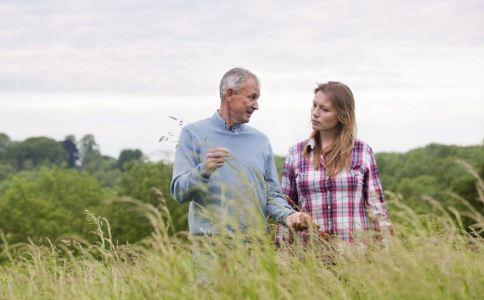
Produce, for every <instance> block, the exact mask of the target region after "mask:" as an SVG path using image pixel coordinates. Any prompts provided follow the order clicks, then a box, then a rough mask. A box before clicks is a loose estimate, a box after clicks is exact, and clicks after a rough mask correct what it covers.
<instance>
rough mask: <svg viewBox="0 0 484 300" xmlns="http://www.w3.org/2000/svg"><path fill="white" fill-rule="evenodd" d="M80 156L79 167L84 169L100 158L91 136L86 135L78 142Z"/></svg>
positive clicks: (97, 147)
mask: <svg viewBox="0 0 484 300" xmlns="http://www.w3.org/2000/svg"><path fill="white" fill-rule="evenodd" d="M79 150H80V154H81V167H82V168H83V169H84V168H85V167H87V166H88V165H89V164H92V163H95V162H96V160H98V159H99V158H100V157H101V152H100V150H99V146H98V144H97V143H96V140H95V138H94V136H93V135H92V134H86V135H85V136H83V137H82V138H81V140H80V141H79Z"/></svg>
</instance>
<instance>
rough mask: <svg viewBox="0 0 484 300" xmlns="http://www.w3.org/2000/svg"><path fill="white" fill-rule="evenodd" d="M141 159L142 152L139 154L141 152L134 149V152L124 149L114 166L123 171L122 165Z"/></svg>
mask: <svg viewBox="0 0 484 300" xmlns="http://www.w3.org/2000/svg"><path fill="white" fill-rule="evenodd" d="M142 157H143V152H141V150H139V149H134V150H132V149H125V150H123V151H121V153H120V154H119V158H118V161H117V163H116V165H117V167H118V168H119V169H121V170H123V171H124V167H123V165H124V164H125V163H126V162H130V161H133V160H139V159H141V158H142Z"/></svg>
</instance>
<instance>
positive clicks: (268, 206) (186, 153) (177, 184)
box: [171, 68, 311, 235]
mask: <svg viewBox="0 0 484 300" xmlns="http://www.w3.org/2000/svg"><path fill="white" fill-rule="evenodd" d="M259 95H260V83H259V79H258V78H257V76H255V75H254V74H253V73H251V72H250V71H248V70H245V69H242V68H234V69H231V70H229V71H227V73H225V75H224V76H223V77H222V80H221V82H220V98H221V103H220V109H219V110H217V111H216V112H215V113H214V114H213V116H212V117H210V118H208V119H204V120H201V121H198V122H195V123H192V124H189V125H186V126H185V127H184V128H183V129H182V131H181V134H180V141H179V143H178V147H177V150H176V156H175V163H174V166H173V179H172V181H171V193H172V195H173V197H174V198H175V199H176V200H177V201H178V202H180V203H184V202H188V201H189V202H190V207H189V216H188V224H189V227H190V232H191V233H192V234H193V235H206V234H208V235H212V234H217V233H218V232H219V230H220V229H221V227H220V224H221V223H222V222H224V223H223V224H224V225H223V226H224V227H225V228H226V229H229V230H232V229H242V230H244V229H247V227H249V226H250V225H251V224H254V220H256V219H260V217H264V216H269V217H271V218H273V219H274V220H276V221H277V222H279V223H282V224H286V225H287V226H289V227H292V228H294V229H304V228H306V227H307V226H308V225H309V224H310V223H311V217H310V216H309V215H307V214H304V213H301V212H296V211H294V210H293V209H292V208H291V207H290V206H289V205H288V204H287V202H286V200H285V198H284V196H283V194H282V193H281V191H280V187H279V181H278V178H277V171H276V168H275V165H274V157H273V153H272V148H271V145H270V143H269V140H268V139H267V137H266V136H265V135H264V134H263V133H261V132H260V131H258V130H256V129H254V128H252V127H250V126H248V125H246V123H248V122H249V120H250V117H251V116H252V114H253V113H254V111H256V110H258V109H259V104H258V100H259ZM234 226H235V228H234Z"/></svg>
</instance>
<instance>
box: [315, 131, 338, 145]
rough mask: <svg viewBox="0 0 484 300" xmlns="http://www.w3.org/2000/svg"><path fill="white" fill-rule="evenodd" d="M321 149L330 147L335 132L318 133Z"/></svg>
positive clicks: (334, 137) (334, 138)
mask: <svg viewBox="0 0 484 300" xmlns="http://www.w3.org/2000/svg"><path fill="white" fill-rule="evenodd" d="M319 137H320V141H321V147H322V149H324V148H326V147H329V146H331V145H332V144H333V143H334V141H335V140H336V130H328V131H326V130H321V131H319Z"/></svg>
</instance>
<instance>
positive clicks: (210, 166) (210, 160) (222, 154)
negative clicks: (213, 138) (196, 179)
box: [203, 148, 230, 174]
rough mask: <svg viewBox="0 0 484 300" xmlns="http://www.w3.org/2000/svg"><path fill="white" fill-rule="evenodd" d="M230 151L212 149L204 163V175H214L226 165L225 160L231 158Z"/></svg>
mask: <svg viewBox="0 0 484 300" xmlns="http://www.w3.org/2000/svg"><path fill="white" fill-rule="evenodd" d="M229 155H230V151H229V149H227V148H210V149H208V151H207V154H206V155H205V160H204V161H203V165H204V170H203V171H204V173H207V174H212V173H213V172H215V170H217V169H218V168H220V167H221V166H223V165H224V162H225V159H226V158H227V157H229Z"/></svg>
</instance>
